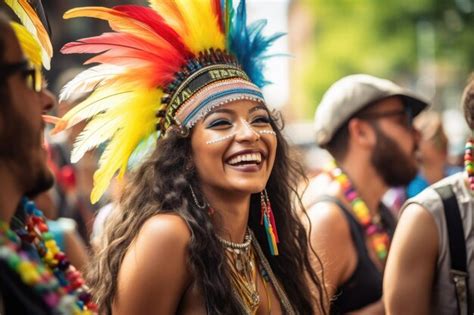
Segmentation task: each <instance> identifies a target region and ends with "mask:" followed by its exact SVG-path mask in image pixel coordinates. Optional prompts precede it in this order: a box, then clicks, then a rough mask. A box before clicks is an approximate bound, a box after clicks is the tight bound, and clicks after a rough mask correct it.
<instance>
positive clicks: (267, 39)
mask: <svg viewBox="0 0 474 315" xmlns="http://www.w3.org/2000/svg"><path fill="white" fill-rule="evenodd" d="M246 11H247V10H246V1H245V0H241V1H240V3H239V6H238V7H237V13H236V15H235V16H234V19H233V21H232V27H231V30H230V32H231V33H230V51H231V52H232V53H233V54H234V55H235V56H236V57H237V60H238V61H239V63H240V65H241V66H242V69H243V70H244V71H245V72H246V73H247V75H248V76H249V77H250V80H252V82H253V83H255V85H257V86H258V87H263V86H265V85H266V84H268V83H269V82H268V81H266V80H265V78H264V75H263V70H264V68H265V65H264V62H263V61H264V60H265V59H266V57H268V56H266V55H265V52H266V51H267V50H268V48H269V47H270V46H271V45H272V44H273V42H274V41H276V40H277V39H278V38H280V37H281V36H283V35H285V34H284V33H276V34H273V35H271V36H265V35H263V28H264V27H265V26H266V25H267V20H258V21H255V22H253V23H252V24H250V25H249V26H247V12H246Z"/></svg>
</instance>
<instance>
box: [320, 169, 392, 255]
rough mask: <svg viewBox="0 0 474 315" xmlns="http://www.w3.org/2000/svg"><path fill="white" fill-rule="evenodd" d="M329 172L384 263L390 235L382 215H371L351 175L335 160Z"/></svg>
mask: <svg viewBox="0 0 474 315" xmlns="http://www.w3.org/2000/svg"><path fill="white" fill-rule="evenodd" d="M329 174H330V175H331V176H332V177H333V178H334V179H335V180H336V181H337V182H338V183H339V185H340V186H341V188H342V191H343V193H344V196H345V198H346V199H347V201H349V202H350V204H351V206H352V211H353V212H354V214H355V216H356V218H357V220H358V221H359V223H360V224H361V225H362V227H363V229H364V232H365V235H366V236H367V239H368V240H369V242H370V244H371V245H372V248H373V249H374V251H375V253H376V254H377V258H378V259H379V260H380V261H381V262H382V264H384V263H385V259H386V258H387V254H388V248H389V247H390V237H389V236H388V234H387V232H386V231H385V229H384V227H383V226H382V224H381V220H380V217H379V216H371V215H370V211H369V208H368V207H367V205H366V204H365V202H364V201H363V200H362V199H361V198H360V197H359V195H358V194H357V191H356V190H355V188H354V187H353V185H352V183H351V181H350V179H349V177H348V176H347V175H346V174H344V172H343V171H342V169H341V168H339V167H338V166H337V165H336V163H335V162H334V165H333V167H332V168H330V170H329Z"/></svg>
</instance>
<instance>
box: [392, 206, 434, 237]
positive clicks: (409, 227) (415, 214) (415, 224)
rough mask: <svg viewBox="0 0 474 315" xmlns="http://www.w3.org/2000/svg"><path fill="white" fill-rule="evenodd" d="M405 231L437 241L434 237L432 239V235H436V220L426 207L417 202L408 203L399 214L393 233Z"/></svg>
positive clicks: (399, 233)
mask: <svg viewBox="0 0 474 315" xmlns="http://www.w3.org/2000/svg"><path fill="white" fill-rule="evenodd" d="M405 233H408V234H410V235H411V236H419V237H420V238H423V239H428V240H432V241H437V239H436V238H435V239H432V236H437V229H436V222H435V220H434V218H433V216H432V215H431V213H430V212H429V211H428V210H427V209H425V208H424V207H423V206H422V205H420V204H417V203H410V204H408V205H407V206H406V208H405V209H404V210H403V212H402V214H401V216H400V219H399V221H398V225H397V230H396V232H395V234H398V235H402V234H405ZM428 233H429V234H430V235H428ZM433 234H434V235H433ZM428 236H429V237H428Z"/></svg>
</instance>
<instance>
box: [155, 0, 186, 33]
mask: <svg viewBox="0 0 474 315" xmlns="http://www.w3.org/2000/svg"><path fill="white" fill-rule="evenodd" d="M149 3H150V6H151V7H152V8H153V9H154V10H155V11H156V12H158V14H159V15H161V16H162V17H163V18H164V19H165V21H166V22H167V23H168V24H169V25H170V26H171V27H172V28H173V29H174V30H175V31H176V32H177V33H178V34H184V33H186V26H185V24H184V22H183V16H182V15H181V12H180V11H179V9H178V7H177V6H176V2H175V0H150V1H149Z"/></svg>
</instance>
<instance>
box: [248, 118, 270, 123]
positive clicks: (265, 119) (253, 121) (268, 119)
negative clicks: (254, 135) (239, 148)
mask: <svg viewBox="0 0 474 315" xmlns="http://www.w3.org/2000/svg"><path fill="white" fill-rule="evenodd" d="M269 123H270V117H268V116H258V117H255V118H254V119H253V120H252V124H269Z"/></svg>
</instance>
